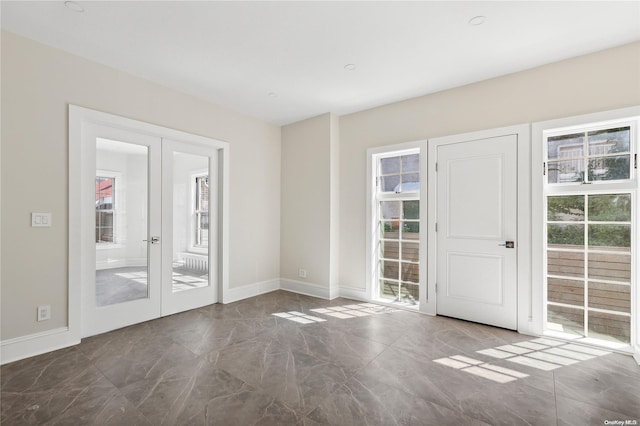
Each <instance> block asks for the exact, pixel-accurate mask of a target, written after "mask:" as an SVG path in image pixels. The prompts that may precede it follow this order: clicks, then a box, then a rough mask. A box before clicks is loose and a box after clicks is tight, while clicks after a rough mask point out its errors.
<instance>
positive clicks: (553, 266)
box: [547, 250, 584, 277]
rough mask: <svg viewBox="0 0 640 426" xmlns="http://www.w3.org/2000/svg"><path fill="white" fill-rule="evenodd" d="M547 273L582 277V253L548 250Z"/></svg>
mask: <svg viewBox="0 0 640 426" xmlns="http://www.w3.org/2000/svg"><path fill="white" fill-rule="evenodd" d="M547 274H548V275H559V276H564V277H584V253H575V252H567V251H554V250H548V251H547Z"/></svg>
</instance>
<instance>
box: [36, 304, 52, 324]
mask: <svg viewBox="0 0 640 426" xmlns="http://www.w3.org/2000/svg"><path fill="white" fill-rule="evenodd" d="M49 319H51V305H41V306H38V321H46V320H49Z"/></svg>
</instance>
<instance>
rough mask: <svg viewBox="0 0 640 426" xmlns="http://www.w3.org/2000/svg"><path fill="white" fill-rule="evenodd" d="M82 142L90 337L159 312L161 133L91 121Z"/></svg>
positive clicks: (85, 325)
mask: <svg viewBox="0 0 640 426" xmlns="http://www.w3.org/2000/svg"><path fill="white" fill-rule="evenodd" d="M82 143H83V144H84V146H83V150H82V166H81V167H82V172H81V173H82V179H83V185H82V203H83V204H82V205H83V209H82V216H81V220H82V223H81V224H78V225H79V226H82V227H83V229H85V230H86V235H87V238H84V239H83V241H82V250H83V252H84V255H85V256H87V257H86V259H87V262H83V265H82V272H81V273H82V282H83V286H82V307H83V308H82V336H83V337H85V336H91V335H94V334H98V333H102V332H105V331H109V330H113V329H116V328H120V327H124V326H126V325H129V324H134V323H139V322H143V321H147V320H150V319H152V318H157V317H159V316H160V297H161V293H160V272H161V268H160V262H161V257H160V255H161V251H160V240H159V237H160V231H161V217H160V212H161V209H160V177H161V168H160V160H161V151H160V148H161V140H160V138H157V137H153V136H148V135H144V134H140V133H135V132H130V131H126V130H122V129H117V128H113V127H108V126H102V125H97V124H86V125H85V126H84V127H83V136H82ZM94 236H95V238H94Z"/></svg>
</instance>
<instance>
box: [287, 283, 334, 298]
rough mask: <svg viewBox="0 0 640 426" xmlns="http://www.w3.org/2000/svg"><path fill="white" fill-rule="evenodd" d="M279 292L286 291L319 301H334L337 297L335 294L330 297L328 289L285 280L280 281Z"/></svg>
mask: <svg viewBox="0 0 640 426" xmlns="http://www.w3.org/2000/svg"><path fill="white" fill-rule="evenodd" d="M280 290H286V291H290V292H292V293H298V294H306V295H307V296H313V297H319V298H321V299H328V300H331V299H335V298H336V297H337V295H335V294H334V295H333V297H331V296H332V295H331V291H330V289H329V288H328V287H325V286H322V285H318V284H313V283H308V282H303V281H296V280H290V279H286V278H281V279H280Z"/></svg>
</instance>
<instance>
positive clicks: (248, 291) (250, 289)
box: [222, 278, 280, 304]
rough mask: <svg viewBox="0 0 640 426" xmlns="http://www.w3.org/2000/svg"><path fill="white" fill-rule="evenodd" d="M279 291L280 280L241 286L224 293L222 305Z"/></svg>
mask: <svg viewBox="0 0 640 426" xmlns="http://www.w3.org/2000/svg"><path fill="white" fill-rule="evenodd" d="M279 289H280V279H279V278H275V279H273V280H268V281H261V282H258V283H253V284H248V285H243V286H241V287H235V288H230V289H227V290H226V291H224V293H223V295H222V303H225V304H226V303H232V302H237V301H238V300H242V299H247V298H249V297H254V296H259V295H261V294H264V293H270V292H272V291H275V290H279Z"/></svg>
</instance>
